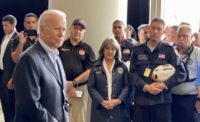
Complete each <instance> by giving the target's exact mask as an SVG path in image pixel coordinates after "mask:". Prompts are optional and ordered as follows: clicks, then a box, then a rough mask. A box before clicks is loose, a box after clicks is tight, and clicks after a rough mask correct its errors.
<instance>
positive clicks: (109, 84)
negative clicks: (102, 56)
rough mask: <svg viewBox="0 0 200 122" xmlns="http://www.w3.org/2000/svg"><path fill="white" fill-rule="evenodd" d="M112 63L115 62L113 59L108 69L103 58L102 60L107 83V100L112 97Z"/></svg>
mask: <svg viewBox="0 0 200 122" xmlns="http://www.w3.org/2000/svg"><path fill="white" fill-rule="evenodd" d="M114 64H115V60H114V61H113V63H112V65H111V67H110V71H109V69H108V67H107V64H106V62H105V60H103V67H104V68H105V71H106V76H107V84H108V100H111V99H112V97H111V95H112V80H113V78H112V71H113V67H114Z"/></svg>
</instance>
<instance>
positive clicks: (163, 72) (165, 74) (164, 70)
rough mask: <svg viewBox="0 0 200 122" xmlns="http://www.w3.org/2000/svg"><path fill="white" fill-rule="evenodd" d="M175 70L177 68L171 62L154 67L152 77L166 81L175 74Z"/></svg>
mask: <svg viewBox="0 0 200 122" xmlns="http://www.w3.org/2000/svg"><path fill="white" fill-rule="evenodd" d="M175 71H176V69H175V68H174V67H173V66H172V65H171V64H164V65H159V66H157V67H156V68H155V69H154V71H153V73H152V79H153V80H155V81H161V82H165V81H166V80H168V79H169V78H170V77H171V76H172V75H174V73H175Z"/></svg>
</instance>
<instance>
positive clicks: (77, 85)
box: [74, 82, 87, 87]
mask: <svg viewBox="0 0 200 122" xmlns="http://www.w3.org/2000/svg"><path fill="white" fill-rule="evenodd" d="M86 84H87V82H84V83H80V84H75V85H74V87H80V86H83V85H86Z"/></svg>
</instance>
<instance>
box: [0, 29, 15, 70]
mask: <svg viewBox="0 0 200 122" xmlns="http://www.w3.org/2000/svg"><path fill="white" fill-rule="evenodd" d="M14 33H15V31H14V32H12V33H11V34H9V35H7V34H6V35H5V38H4V40H2V43H1V49H0V51H1V52H0V69H1V70H3V56H4V53H5V50H6V47H7V45H8V43H9V41H10V39H11V38H12V36H13V34H14Z"/></svg>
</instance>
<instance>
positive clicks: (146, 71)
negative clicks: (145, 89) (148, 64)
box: [144, 68, 151, 77]
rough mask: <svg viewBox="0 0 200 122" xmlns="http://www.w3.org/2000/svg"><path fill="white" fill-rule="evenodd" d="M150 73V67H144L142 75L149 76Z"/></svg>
mask: <svg viewBox="0 0 200 122" xmlns="http://www.w3.org/2000/svg"><path fill="white" fill-rule="evenodd" d="M150 73H151V69H149V68H146V69H145V71H144V76H145V77H149V75H150Z"/></svg>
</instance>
